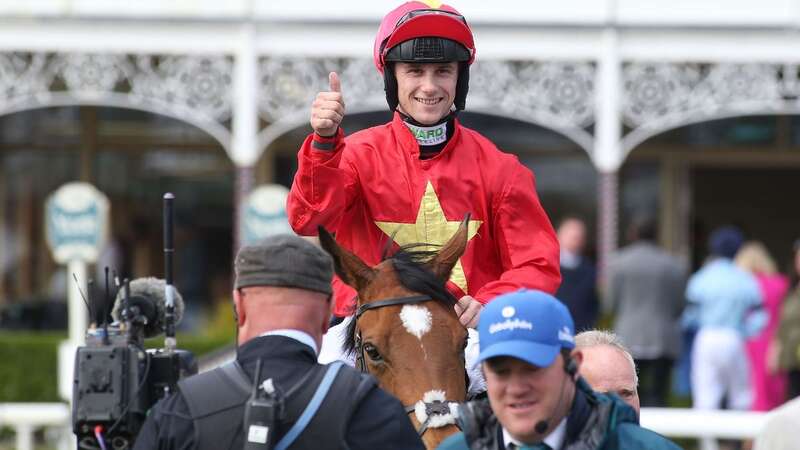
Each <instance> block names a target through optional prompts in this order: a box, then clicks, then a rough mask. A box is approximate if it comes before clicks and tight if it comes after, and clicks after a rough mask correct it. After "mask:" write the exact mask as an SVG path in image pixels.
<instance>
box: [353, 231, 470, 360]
mask: <svg viewBox="0 0 800 450" xmlns="http://www.w3.org/2000/svg"><path fill="white" fill-rule="evenodd" d="M430 248H431V245H429V244H409V245H404V246H402V247H400V248H399V249H398V250H397V252H395V253H394V254H393V255H392V256H391V257H387V254H388V247H387V249H386V250H385V251H384V254H383V261H386V260H388V261H390V262H391V263H392V267H394V270H395V272H396V273H397V278H398V279H399V280H400V284H402V285H403V287H405V288H406V289H408V290H410V291H412V292H416V293H418V294H422V295H427V296H429V297H431V298H432V299H433V300H434V301H437V302H439V303H442V304H444V305H445V306H447V307H449V308H451V309H452V308H453V306H454V305H455V304H456V298H455V296H453V294H451V293H450V291H448V290H447V288H446V287H445V282H444V281H442V280H441V279H440V278H439V277H437V276H436V275H434V273H433V272H432V271H431V270H430V268H429V267H428V266H427V263H428V262H429V261H430V260H431V259H433V257H435V256H436V254H437V252H436V251H433V250H429V249H430ZM355 337H356V320H355V317H353V318H352V319H351V320H350V323H349V324H348V326H347V333H346V338H345V342H344V351H345V352H346V353H347V354H352V353H353V352H354V351H355V346H356V341H355Z"/></svg>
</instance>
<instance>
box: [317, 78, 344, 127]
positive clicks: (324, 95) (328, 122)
mask: <svg viewBox="0 0 800 450" xmlns="http://www.w3.org/2000/svg"><path fill="white" fill-rule="evenodd" d="M328 82H329V83H330V90H328V91H323V92H320V93H318V94H317V98H316V99H314V103H312V104H311V128H313V129H314V132H315V133H317V134H318V135H320V136H324V137H330V136H333V135H334V134H336V130H338V129H339V124H340V123H342V119H344V99H343V97H342V84H341V82H340V81H339V75H337V74H336V72H331V73H330V74H328Z"/></svg>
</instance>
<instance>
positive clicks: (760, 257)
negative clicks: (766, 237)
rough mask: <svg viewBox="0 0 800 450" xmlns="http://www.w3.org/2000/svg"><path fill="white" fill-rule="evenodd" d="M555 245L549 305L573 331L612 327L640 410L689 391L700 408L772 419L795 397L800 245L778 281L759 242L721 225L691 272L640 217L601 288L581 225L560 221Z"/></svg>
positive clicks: (799, 359) (799, 366) (799, 381)
mask: <svg viewBox="0 0 800 450" xmlns="http://www.w3.org/2000/svg"><path fill="white" fill-rule="evenodd" d="M558 238H559V242H560V244H561V271H562V276H563V283H562V286H561V288H560V289H559V291H558V293H557V294H556V297H557V298H559V299H560V300H562V301H563V302H564V303H565V304H566V305H567V307H568V308H569V310H570V312H571V313H572V315H573V317H574V318H575V328H576V331H578V332H579V331H582V330H589V329H592V328H595V327H597V326H598V325H602V324H603V323H602V322H603V319H602V318H603V317H606V318H608V319H610V320H611V324H610V326H611V328H613V330H614V331H615V333H616V334H617V335H618V337H619V339H620V340H621V341H622V342H624V343H625V345H626V346H627V347H628V348H629V350H630V353H631V355H632V356H633V358H634V360H635V362H636V367H637V369H638V377H639V380H638V381H639V396H640V399H641V404H642V406H656V407H658V406H667V403H668V399H669V396H670V394H671V393H675V394H678V395H688V394H689V393H691V398H692V404H693V407H694V408H698V409H735V410H752V411H770V410H773V409H775V408H777V407H779V406H780V405H782V404H784V403H785V402H786V401H788V400H790V399H793V398H795V397H798V395H800V285H798V279H800V240H798V241H796V242H795V243H794V244H793V261H792V262H791V264H790V267H789V268H788V270H786V271H785V273H783V272H782V271H781V270H779V266H778V264H777V263H776V262H775V260H774V259H773V257H772V256H771V255H770V252H769V251H768V250H767V247H766V246H765V245H764V244H763V243H761V242H759V241H757V240H746V238H745V236H744V233H743V232H742V231H741V230H740V229H738V228H737V227H735V226H724V227H720V228H718V229H716V230H714V231H713V232H712V233H711V234H710V235H709V239H708V243H707V244H708V254H709V256H708V258H707V259H706V260H705V261H704V262H703V264H702V266H701V267H700V268H699V269H698V270H697V271H696V272H694V273H691V271H690V268H689V267H687V265H686V264H685V263H684V262H683V261H682V260H681V259H679V258H678V257H676V256H674V255H672V254H670V253H669V252H667V251H666V250H665V249H663V248H661V247H660V246H659V244H658V240H657V228H656V224H655V222H654V221H653V220H651V219H650V218H647V217H640V218H637V219H635V220H634V221H633V223H632V225H631V226H630V228H629V230H628V234H627V236H626V238H627V241H628V244H627V245H626V246H624V247H622V248H621V249H620V250H619V251H618V252H617V253H616V254H615V255H614V256H613V257H612V259H611V260H610V262H609V264H608V267H607V273H606V274H605V276H604V277H603V279H604V280H605V283H601V282H600V279H599V278H598V274H597V270H596V267H595V265H594V263H593V262H592V261H591V260H590V258H589V257H587V256H586V254H585V249H586V241H587V227H586V224H585V222H583V221H582V220H581V219H580V218H575V217H568V218H566V219H564V220H562V221H561V223H560V224H559V227H558ZM787 244H788V243H787Z"/></svg>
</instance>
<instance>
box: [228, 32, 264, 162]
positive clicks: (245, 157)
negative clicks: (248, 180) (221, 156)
mask: <svg viewBox="0 0 800 450" xmlns="http://www.w3.org/2000/svg"><path fill="white" fill-rule="evenodd" d="M255 39H256V33H255V25H254V24H252V23H245V24H242V28H241V32H240V40H239V41H240V42H239V45H238V47H237V50H236V55H235V59H234V63H233V124H232V128H233V129H232V132H233V136H232V139H231V147H232V148H231V157H232V158H233V162H234V163H235V164H236V166H237V167H247V166H252V165H253V164H255V162H256V159H257V158H258V152H257V150H258V149H257V148H256V145H257V142H258V140H257V135H258V91H259V89H258V56H257V54H256V45H255Z"/></svg>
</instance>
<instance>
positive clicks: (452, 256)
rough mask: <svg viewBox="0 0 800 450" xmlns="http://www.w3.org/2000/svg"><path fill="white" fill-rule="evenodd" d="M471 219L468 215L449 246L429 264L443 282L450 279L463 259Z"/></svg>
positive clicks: (449, 242) (448, 243) (445, 246)
mask: <svg viewBox="0 0 800 450" xmlns="http://www.w3.org/2000/svg"><path fill="white" fill-rule="evenodd" d="M469 217H470V214H469V213H467V215H466V216H464V220H463V221H462V222H461V225H460V226H459V227H458V231H456V234H454V235H453V237H451V238H450V240H449V241H448V242H447V244H445V245H444V247H442V249H441V250H439V253H437V254H436V256H435V257H434V258H433V259H432V260H431V262H430V264H429V265H430V268H431V270H432V271H433V273H434V274H436V276H437V277H439V279H441V280H444V281H447V280H449V279H450V272H452V271H453V267H455V265H456V263H457V262H458V258H461V255H463V254H464V250H466V248H467V236H468V233H467V227H468V226H469Z"/></svg>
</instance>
